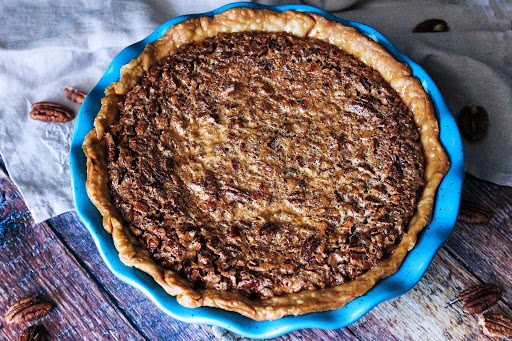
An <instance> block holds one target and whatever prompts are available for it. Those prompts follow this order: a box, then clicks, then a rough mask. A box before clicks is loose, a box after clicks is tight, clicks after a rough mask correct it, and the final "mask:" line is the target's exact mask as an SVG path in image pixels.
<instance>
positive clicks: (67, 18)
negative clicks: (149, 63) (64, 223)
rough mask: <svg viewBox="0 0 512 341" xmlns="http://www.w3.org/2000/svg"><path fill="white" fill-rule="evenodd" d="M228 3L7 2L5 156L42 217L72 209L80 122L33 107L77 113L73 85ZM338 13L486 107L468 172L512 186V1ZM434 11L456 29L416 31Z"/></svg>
mask: <svg viewBox="0 0 512 341" xmlns="http://www.w3.org/2000/svg"><path fill="white" fill-rule="evenodd" d="M228 2H229V1H222V0H210V1H204V0H203V1H172V0H168V1H158V0H146V1H143V0H128V1H122V0H110V1H104V0H82V1H79V2H76V1H68V0H46V1H41V0H23V1H15V0H10V1H1V2H0V18H1V22H2V25H0V154H1V155H2V158H3V160H4V162H5V164H6V168H7V170H8V172H9V175H10V177H11V179H12V180H13V181H14V182H15V184H16V185H17V186H18V188H19V189H20V191H21V193H22V195H23V197H24V199H25V202H26V203H27V206H28V208H29V209H30V211H31V212H32V215H33V217H34V219H35V221H36V222H41V221H44V220H46V219H48V218H50V217H53V216H56V215H58V214H60V213H63V212H66V211H69V210H73V209H74V202H73V198H72V195H71V183H70V172H69V146H70V141H71V137H72V133H73V126H74V120H73V121H71V122H69V123H64V124H52V123H45V122H40V121H34V120H31V119H30V118H29V116H28V114H29V112H30V105H31V104H32V103H34V102H38V101H53V102H57V103H61V104H65V105H68V106H70V107H72V108H73V109H74V110H75V111H76V112H78V109H79V106H78V105H76V104H73V103H71V102H69V101H68V100H67V99H66V98H65V96H64V94H63V89H64V87H65V86H67V85H71V86H73V87H76V88H78V89H81V90H84V91H89V90H90V89H92V87H93V86H94V85H95V84H96V82H97V81H98V80H99V79H100V77H101V75H102V74H103V72H104V71H105V69H106V68H107V66H108V64H109V63H110V62H111V61H112V59H113V58H114V57H115V55H116V54H117V53H119V52H120V51H121V50H122V49H123V48H124V47H126V46H128V45H130V44H132V43H134V42H136V41H139V40H141V39H143V38H144V37H146V36H147V35H149V34H150V33H151V32H152V31H153V30H154V29H155V28H157V27H158V26H159V25H160V24H162V23H163V22H165V21H167V20H168V19H170V18H172V17H175V16H177V15H182V14H188V13H194V12H205V11H209V10H212V9H215V8H217V7H219V6H221V5H224V4H226V3H228ZM259 2H261V3H265V4H285V3H291V1H279V0H275V1H274V0H262V1H259ZM335 14H336V15H338V16H339V17H342V18H346V19H349V20H356V21H360V22H363V23H366V24H368V25H370V26H373V27H374V28H376V29H378V30H380V31H381V32H382V33H384V35H386V36H387V37H388V38H389V39H390V40H391V41H392V42H393V43H394V44H395V45H397V47H398V48H399V49H401V50H402V51H403V52H404V53H406V54H407V55H409V56H410V57H412V58H413V59H414V60H416V61H417V62H419V64H421V65H422V66H424V67H425V68H426V70H427V72H428V73H429V74H430V75H431V76H432V77H433V78H434V80H435V81H436V83H437V84H438V85H439V87H440V89H441V92H442V93H443V95H444V97H445V99H446V101H447V103H448V106H449V107H450V109H451V110H452V112H453V113H454V114H457V113H458V112H459V110H460V109H461V108H462V106H463V105H466V104H472V103H474V104H480V105H482V106H484V107H485V108H487V110H488V111H489V115H490V127H489V133H488V136H487V137H486V138H485V139H484V140H483V141H481V142H477V143H472V144H468V143H465V153H466V155H465V156H466V161H467V163H466V170H467V171H468V172H470V173H472V174H474V175H475V176H477V177H480V178H483V179H486V180H489V181H493V182H496V183H499V184H505V185H512V156H511V155H512V138H511V137H512V32H511V31H510V28H511V27H510V25H511V18H512V4H510V3H509V2H506V1H504V0H503V1H500V0H489V1H485V0H468V1H456V0H451V1H448V0H446V1H421V0H409V1H390V0H387V1H383V0H374V1H361V2H359V3H358V4H357V5H356V6H354V7H351V8H350V9H348V10H347V11H344V12H338V13H335ZM429 18H441V19H444V20H446V21H447V22H448V24H449V26H450V32H447V33H433V34H432V33H424V34H417V33H416V34H414V33H412V32H411V30H412V28H413V27H414V26H415V25H416V24H417V23H419V22H420V21H423V20H425V19H429Z"/></svg>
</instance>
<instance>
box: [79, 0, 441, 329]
mask: <svg viewBox="0 0 512 341" xmlns="http://www.w3.org/2000/svg"><path fill="white" fill-rule="evenodd" d="M84 151H85V153H86V155H87V169H88V180H87V190H88V193H89V196H90V198H91V200H92V201H93V203H94V204H95V205H96V206H97V207H98V209H99V210H100V213H101V214H102V216H103V225H104V227H105V228H106V229H107V231H108V232H110V233H111V234H112V235H113V239H114V243H115V245H116V248H117V249H118V251H119V255H120V257H121V260H122V261H123V262H124V263H125V264H127V265H129V266H133V267H136V268H139V269H141V270H143V271H145V272H147V273H148V274H150V275H151V276H152V277H153V278H154V279H155V280H156V281H157V282H158V283H159V284H160V285H161V286H162V287H163V288H164V289H165V290H166V291H167V292H168V293H169V294H171V295H175V296H177V299H178V302H179V303H180V304H182V305H184V306H187V307H198V306H203V305H204V306H213V307H219V308H223V309H227V310H233V311H236V312H239V313H241V314H243V315H245V316H248V317H251V318H253V319H256V320H265V319H276V318H280V317H282V316H285V315H298V314H305V313H309V312H314V311H323V310H330V309H336V308H340V307H342V306H343V305H345V304H346V303H348V302H349V301H350V300H352V299H354V298H355V297H358V296H360V295H362V294H364V293H365V292H366V291H368V290H369V289H370V288H371V287H372V286H373V285H374V284H375V283H376V282H377V281H378V280H379V279H381V278H384V277H386V276H389V275H390V274H392V273H394V272H396V270H397V269H398V267H399V265H400V264H401V262H402V260H403V258H404V257H405V254H406V253H407V251H408V250H410V249H411V248H412V247H413V245H414V243H415V241H416V236H417V233H418V232H419V231H420V230H421V229H422V228H423V227H424V226H425V225H426V224H427V223H428V221H429V217H430V214H431V211H432V204H433V198H434V194H435V190H436V188H437V186H438V185H439V182H440V181H441V179H442V177H443V175H444V174H445V172H446V170H447V168H448V161H447V158H446V155H445V153H444V151H443V149H442V147H441V145H440V143H439V141H438V124H437V121H436V119H435V116H434V113H433V109H432V105H431V103H430V101H429V98H428V95H427V94H426V92H425V91H424V90H423V88H422V86H421V85H420V83H419V81H418V80H417V79H415V78H414V77H412V76H411V73H410V70H409V68H408V67H407V66H406V65H404V64H402V63H400V62H398V61H396V60H395V59H394V58H393V57H392V56H391V55H389V54H388V53H387V52H386V51H385V50H384V49H383V48H382V47H381V46H379V45H378V44H376V43H375V42H373V41H372V40H370V39H368V38H366V37H365V36H364V35H362V34H360V33H359V32H358V31H357V30H355V29H354V28H350V27H346V26H344V25H342V24H339V23H335V22H332V21H329V20H327V19H325V18H323V17H321V16H318V15H315V14H310V13H300V12H293V11H286V12H282V13H276V12H272V11H268V10H253V9H247V8H235V9H231V10H227V11H225V12H223V13H220V14H217V15H215V16H213V17H200V18H194V19H190V20H187V21H184V22H182V23H180V24H178V25H175V26H173V27H172V28H170V29H169V31H168V32H167V33H166V34H165V35H164V36H163V37H162V38H160V39H158V40H157V41H155V42H154V43H151V44H148V45H147V46H146V48H145V50H144V52H142V54H141V55H140V56H139V57H138V58H136V59H134V60H132V61H131V62H130V63H129V64H127V65H125V66H124V67H123V68H122V71H121V79H120V80H119V81H118V82H116V83H113V84H112V85H110V86H109V87H108V88H107V90H106V96H105V97H104V98H103V99H102V107H101V110H100V112H99V114H98V116H97V117H96V120H95V129H94V130H92V131H91V132H90V133H89V134H88V135H87V137H86V139H85V142H84Z"/></svg>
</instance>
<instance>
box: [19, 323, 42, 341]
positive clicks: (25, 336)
mask: <svg viewBox="0 0 512 341" xmlns="http://www.w3.org/2000/svg"><path fill="white" fill-rule="evenodd" d="M46 340H48V337H47V334H46V329H45V328H44V327H43V326H41V325H40V324H36V325H33V326H30V327H28V328H27V329H25V330H24V331H23V332H22V333H21V335H20V337H19V338H18V341H46Z"/></svg>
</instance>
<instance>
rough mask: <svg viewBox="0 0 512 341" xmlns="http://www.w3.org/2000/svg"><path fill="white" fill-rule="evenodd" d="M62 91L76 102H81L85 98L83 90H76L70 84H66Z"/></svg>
mask: <svg viewBox="0 0 512 341" xmlns="http://www.w3.org/2000/svg"><path fill="white" fill-rule="evenodd" d="M64 93H65V94H66V97H67V98H69V99H70V100H71V101H73V102H76V103H78V104H82V103H83V102H84V100H85V97H86V96H87V94H86V93H85V92H83V91H80V90H77V89H75V88H73V87H71V86H67V87H66V88H65V89H64Z"/></svg>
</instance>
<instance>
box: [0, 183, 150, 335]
mask: <svg viewBox="0 0 512 341" xmlns="http://www.w3.org/2000/svg"><path fill="white" fill-rule="evenodd" d="M0 188H1V193H2V197H3V198H4V199H3V202H2V203H1V211H0V221H1V222H0V229H1V230H2V231H3V238H2V240H3V246H2V250H1V252H0V274H1V277H0V279H1V280H0V311H1V313H0V315H1V316H2V317H3V315H4V314H5V312H6V311H7V308H8V307H9V305H11V304H12V303H14V302H15V301H17V300H19V299H21V298H23V297H25V296H28V295H38V296H40V297H44V298H46V299H48V300H49V301H51V302H53V303H54V304H55V306H56V308H55V309H53V310H52V311H51V313H50V314H48V315H47V316H46V317H44V318H43V319H41V320H38V321H37V323H42V324H44V325H45V327H46V328H47V329H48V331H49V334H50V336H51V337H52V339H55V340H140V339H141V335H140V333H139V332H138V331H137V330H136V329H135V328H133V327H132V326H131V324H130V323H129V322H128V320H127V319H126V318H125V317H124V316H123V314H122V312H120V311H119V310H118V309H116V307H115V306H114V305H113V304H112V302H110V300H108V298H107V297H106V296H105V293H104V291H103V290H102V289H101V288H100V287H98V286H97V285H96V283H95V282H94V281H93V280H92V279H91V278H89V276H87V274H86V273H85V272H84V270H83V269H82V267H81V266H80V265H79V264H78V262H76V260H75V259H74V257H73V256H72V255H71V254H70V253H69V252H68V250H67V248H65V247H64V246H63V245H62V243H61V242H60V241H59V240H58V239H57V238H55V236H54V235H53V233H52V232H51V231H50V229H49V227H48V225H47V224H39V225H33V221H32V218H31V216H30V214H29V212H28V210H27V208H26V207H25V204H24V203H23V201H22V199H21V198H20V196H19V193H18V192H17V191H16V189H15V188H14V186H13V185H12V183H10V181H9V180H7V179H5V178H4V179H0ZM2 326H3V327H2V328H0V339H1V340H16V339H17V337H18V335H19V334H20V333H21V331H22V330H23V329H24V328H25V327H27V326H26V325H7V324H5V323H4V322H3V319H2ZM121 335H122V336H123V337H120V336H121Z"/></svg>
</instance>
